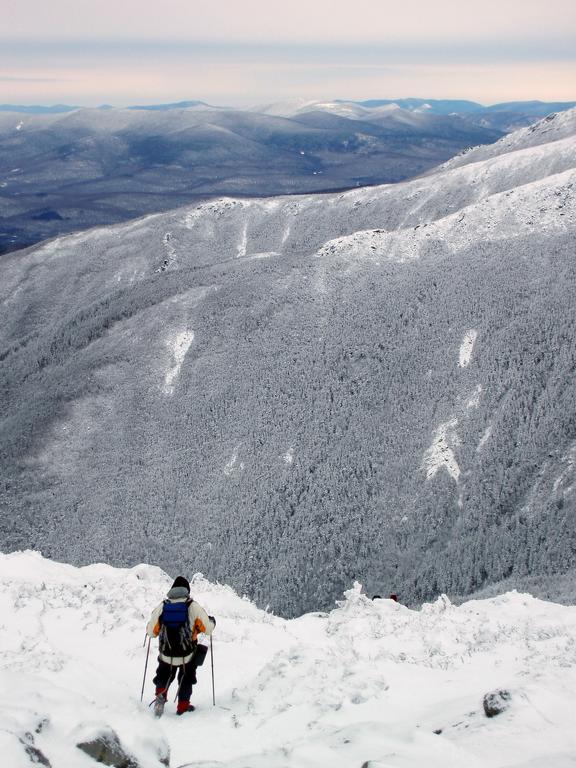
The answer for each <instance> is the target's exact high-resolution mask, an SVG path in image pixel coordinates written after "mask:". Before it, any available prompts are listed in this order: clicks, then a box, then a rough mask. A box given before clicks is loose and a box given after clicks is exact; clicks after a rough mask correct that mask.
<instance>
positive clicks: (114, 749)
mask: <svg viewBox="0 0 576 768" xmlns="http://www.w3.org/2000/svg"><path fill="white" fill-rule="evenodd" d="M76 746H77V747H78V749H81V750H82V751H83V752H85V753H86V754H87V755H89V756H90V757H92V758H93V759H94V760H95V761H96V762H97V763H102V764H104V765H109V766H112V768H139V765H138V762H137V761H136V760H135V759H134V757H132V756H131V755H129V754H128V753H127V752H126V751H125V750H124V748H123V747H122V744H121V743H120V739H119V738H118V736H117V734H116V733H115V731H113V730H112V728H110V727H109V726H101V727H98V728H97V729H95V730H94V733H93V735H91V736H90V737H88V738H86V739H85V740H84V741H80V742H78V743H77V744H76Z"/></svg>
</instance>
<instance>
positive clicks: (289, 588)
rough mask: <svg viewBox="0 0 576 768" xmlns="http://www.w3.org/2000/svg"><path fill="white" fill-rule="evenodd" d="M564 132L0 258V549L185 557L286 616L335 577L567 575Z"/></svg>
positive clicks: (187, 564)
mask: <svg viewBox="0 0 576 768" xmlns="http://www.w3.org/2000/svg"><path fill="white" fill-rule="evenodd" d="M552 125H553V126H554V129H553V131H551V126H552ZM575 134H576V110H572V111H570V112H565V113H563V114H561V115H557V116H555V117H554V118H548V119H546V120H544V121H542V122H541V123H539V124H538V125H537V126H536V127H535V128H534V129H533V130H532V131H529V132H525V131H524V132H520V133H519V134H517V135H516V136H515V137H514V138H511V137H505V138H504V139H503V140H502V141H501V142H499V143H498V144H496V145H494V147H493V149H492V151H491V153H490V156H489V157H477V155H475V154H474V153H469V154H468V155H467V156H465V159H464V160H462V159H459V160H458V162H457V163H455V167H449V166H448V167H446V168H440V169H439V170H438V172H437V173H435V174H432V175H429V176H426V177H423V178H419V179H416V180H414V181H411V182H404V183H401V184H397V185H393V186H383V187H375V188H371V189H360V190H354V191H351V192H347V193H343V194H334V195H323V196H319V195H316V196H314V195H311V196H306V197H298V198H290V197H283V198H275V199H258V200H250V201H247V200H233V199H221V200H213V201H210V202H208V203H204V204H202V205H199V206H196V207H193V206H189V207H186V208H183V209H179V210H176V211H173V212H171V213H169V214H166V213H164V214H159V215H154V216H149V217H146V218H144V219H141V220H137V221H133V222H130V223H128V224H122V225H118V226H115V227H109V228H105V229H97V230H92V231H90V232H87V233H82V234H78V235H74V236H69V237H64V238H61V239H58V240H54V241H51V242H47V243H45V244H43V245H41V246H39V247H36V248H32V249H29V250H27V251H20V252H16V253H13V254H10V255H8V256H6V257H4V259H3V262H2V281H1V284H0V301H1V314H0V339H1V341H0V350H1V352H0V361H1V362H0V376H1V386H2V414H1V416H2V425H1V429H0V440H1V461H2V484H1V486H0V488H1V494H2V510H3V511H2V518H1V523H0V524H1V538H0V543H1V548H2V549H3V550H5V551H6V550H13V549H19V548H24V547H32V548H37V549H41V550H42V551H43V552H44V554H46V555H49V556H52V557H58V558H63V559H66V560H68V561H70V562H73V563H86V562H93V561H96V560H105V561H107V562H109V563H112V564H124V565H125V564H132V563H136V562H139V561H141V560H144V561H147V562H151V563H154V564H158V565H160V566H162V567H164V568H166V569H167V570H169V572H171V573H174V572H175V571H176V570H178V571H182V570H186V571H202V572H204V573H205V574H206V575H207V576H209V577H210V578H212V579H218V580H222V581H226V582H228V583H232V584H233V585H234V586H235V587H236V588H237V589H238V590H240V591H244V592H246V593H248V594H249V595H250V596H252V597H254V598H255V599H257V600H258V601H259V603H260V604H262V605H270V606H271V607H272V608H274V609H275V610H278V611H280V612H282V613H284V614H285V615H293V614H297V613H299V612H301V611H304V610H306V609H310V608H313V609H318V608H321V607H326V606H330V605H332V604H333V601H334V599H335V598H336V597H338V596H339V595H340V594H341V592H342V590H343V589H344V588H347V587H348V586H349V584H350V583H351V581H352V580H353V579H355V578H357V579H359V580H360V581H362V583H364V584H365V586H366V588H367V591H368V592H369V593H370V592H375V591H377V592H378V593H379V594H382V593H384V592H386V591H387V590H389V591H395V592H397V593H398V594H399V595H400V597H401V600H402V601H404V602H416V601H419V600H422V599H424V598H429V597H431V596H434V595H436V594H437V593H438V592H440V591H445V592H447V593H451V594H460V595H462V594H469V593H471V592H473V591H474V590H478V589H481V588H487V587H488V586H489V585H490V584H492V583H496V582H498V581H501V580H502V579H507V582H506V583H507V585H508V588H510V586H511V584H510V580H511V579H512V580H513V581H514V580H515V581H517V582H518V583H519V582H520V581H521V580H522V578H523V577H524V576H527V575H528V574H530V576H531V578H532V579H534V578H538V577H541V578H542V579H543V580H545V581H546V584H547V588H548V586H549V585H550V579H551V576H553V575H554V574H562V575H563V579H564V584H565V580H566V579H569V578H570V574H573V573H574V570H575V567H576V523H575V514H574V513H575V503H574V488H575V483H576V467H575V461H576V418H575V402H576V396H575V388H574V374H575V367H576V359H575V358H576V341H575V338H576V337H575V320H576V264H575V249H574V242H575V234H576V232H575V230H576V216H575V213H576V211H575V200H574V183H575V181H576V170H575V166H576V138H575ZM538 137H540V139H541V142H539V141H538V140H537V139H538ZM552 596H553V595H552Z"/></svg>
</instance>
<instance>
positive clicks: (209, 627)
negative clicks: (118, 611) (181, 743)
mask: <svg viewBox="0 0 576 768" xmlns="http://www.w3.org/2000/svg"><path fill="white" fill-rule="evenodd" d="M215 626H216V619H215V618H214V617H213V616H208V614H207V613H206V611H205V610H204V608H202V606H200V605H198V603H196V602H194V600H192V598H191V597H190V584H189V582H188V580H187V579H185V578H184V576H178V577H177V578H176V579H175V580H174V584H172V587H171V589H170V590H169V592H168V594H167V595H166V599H165V600H163V601H162V602H161V603H160V605H158V606H156V608H154V610H153V611H152V615H151V616H150V621H149V622H148V626H147V627H146V633H147V635H148V636H149V637H157V638H158V640H159V654H158V669H157V670H156V677H155V678H154V684H155V686H156V698H155V700H154V714H155V715H156V717H161V716H162V713H163V712H164V704H165V703H166V698H167V695H168V688H169V687H170V683H171V682H172V681H173V680H174V678H175V677H176V674H178V707H177V710H176V714H177V715H183V714H184V713H185V712H193V711H194V707H193V706H192V704H190V695H191V693H192V686H193V685H194V684H195V683H196V669H197V667H198V666H199V665H200V664H201V663H202V662H203V661H204V655H205V653H206V646H202V645H200V646H199V645H198V642H197V641H198V635H199V634H201V633H204V634H205V635H211V634H212V632H213V630H214V627H215ZM201 651H202V653H201Z"/></svg>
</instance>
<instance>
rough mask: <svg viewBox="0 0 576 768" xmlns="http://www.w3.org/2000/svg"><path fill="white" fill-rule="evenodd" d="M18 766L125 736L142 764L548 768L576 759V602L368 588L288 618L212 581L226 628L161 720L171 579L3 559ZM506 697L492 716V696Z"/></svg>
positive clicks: (6, 692) (9, 704)
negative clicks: (157, 715)
mask: <svg viewBox="0 0 576 768" xmlns="http://www.w3.org/2000/svg"><path fill="white" fill-rule="evenodd" d="M0 583H1V592H0V600H1V606H0V611H1V612H0V616H1V618H0V622H1V624H2V630H3V631H2V633H1V640H0V643H1V648H2V656H1V659H2V661H1V669H0V691H1V693H0V750H1V754H2V764H3V765H6V766H10V768H29V766H31V765H33V764H43V765H51V766H52V767H53V768H68V767H69V766H75V768H90V766H92V767H93V768H94V766H95V765H96V762H95V761H94V760H93V759H92V758H91V757H89V756H88V755H87V754H85V753H84V752H82V751H80V749H78V748H77V746H76V745H77V744H78V743H80V742H82V741H83V740H85V739H86V738H88V736H89V735H90V734H93V733H97V732H102V731H103V730H105V729H112V730H113V731H114V733H116V734H117V736H118V740H119V742H120V744H121V746H122V749H123V750H124V753H125V754H126V755H128V760H129V761H128V762H126V763H125V765H126V766H129V765H130V766H140V767H141V768H160V766H162V765H164V766H166V765H170V766H172V767H173V768H175V767H177V766H187V767H188V768H192V766H195V767H196V768H200V766H202V768H216V767H217V766H218V768H264V766H265V767H266V768H296V767H297V768H312V767H313V766H314V767H316V766H317V767H320V766H322V767H323V766H330V767H331V768H340V767H342V768H344V766H346V767H348V766H353V767H354V768H361V767H362V766H367V767H368V768H423V766H426V768H446V767H447V766H466V768H480V767H481V766H482V767H485V766H491V768H536V767H537V766H544V765H546V766H550V767H551V766H554V768H561V767H562V766H566V768H567V767H568V766H573V765H574V756H575V755H576V735H575V733H574V729H573V706H572V705H573V697H574V693H573V692H574V690H575V687H576V607H565V606H560V605H556V604H553V603H546V602H543V601H540V600H536V599H534V598H532V597H531V596H529V595H524V594H518V593H515V592H511V593H509V594H506V595H503V596H500V597H497V598H494V599H491V600H478V601H471V602H468V603H466V604H464V605H461V606H459V607H456V606H454V605H452V604H451V603H450V602H449V600H448V599H447V598H446V597H444V596H442V597H440V598H438V600H437V601H436V602H434V603H430V604H425V605H424V606H423V607H422V609H421V610H410V609H408V608H406V607H405V606H403V605H401V604H397V603H394V602H393V601H391V600H375V601H372V600H370V599H368V598H367V597H366V596H365V595H363V594H362V592H361V587H360V585H354V587H353V588H352V589H351V590H350V591H348V592H347V593H346V595H345V597H344V599H343V600H342V601H341V603H340V604H339V605H338V607H336V608H335V609H334V610H333V611H331V612H330V613H310V614H306V615H304V616H302V617H300V618H297V619H292V620H285V619H281V618H278V617H276V616H274V615H272V614H270V613H267V612H265V611H262V610H259V609H258V608H256V607H255V606H254V605H253V604H252V603H251V602H250V601H248V600H247V599H243V598H241V597H239V596H238V595H237V594H236V593H235V592H234V591H232V590H231V589H230V588H229V587H225V586H220V585H214V584H211V583H209V582H208V581H206V580H205V579H204V578H203V577H202V576H201V575H197V576H195V577H194V579H193V586H192V589H193V595H194V597H195V598H196V599H197V600H198V602H200V603H201V604H202V605H203V606H204V607H205V608H206V609H207V610H208V611H209V612H210V613H213V614H215V615H216V617H217V620H218V624H217V629H216V633H215V635H214V661H215V677H216V696H217V706H216V707H213V706H212V691H211V684H210V667H209V665H208V664H207V665H205V667H204V668H202V669H201V670H200V671H199V682H198V685H197V686H196V687H195V689H194V693H193V700H194V703H195V704H196V705H197V707H198V709H197V711H196V712H195V713H193V714H191V715H187V716H185V717H182V718H177V717H176V716H175V714H174V712H175V708H174V705H173V704H172V703H170V705H169V706H168V707H167V710H166V714H165V716H164V717H163V718H162V719H161V720H160V721H156V720H154V719H153V717H152V716H151V714H150V710H149V709H148V707H147V704H148V702H149V701H150V699H151V698H152V695H153V687H152V682H151V679H152V676H153V669H154V666H155V656H154V654H152V653H151V662H150V665H149V667H148V676H147V684H146V691H145V698H144V703H142V704H141V703H140V701H139V699H140V687H141V683H142V674H143V671H144V661H145V647H144V646H143V641H144V626H145V621H146V619H147V616H148V613H149V611H150V610H151V608H152V607H153V606H154V605H155V604H156V602H157V601H158V600H159V599H161V598H162V597H163V595H164V594H165V592H166V590H167V588H168V587H169V585H170V583H171V579H170V578H169V577H168V576H167V575H166V574H165V573H163V572H162V571H161V570H160V569H158V568H156V567H152V566H147V565H139V566H136V567H134V568H131V569H116V568H112V567H110V566H107V565H91V566H87V567H84V568H75V567H73V566H70V565H63V564H60V563H55V562H52V561H50V560H46V559H44V558H42V556H41V555H40V554H38V553H35V552H19V553H13V554H9V555H0ZM497 691H506V692H507V694H509V699H508V701H507V702H505V703H506V704H507V708H506V709H505V711H503V712H502V713H501V714H499V715H498V716H497V717H492V718H488V717H487V716H486V714H485V712H484V709H483V698H484V696H485V694H487V693H490V692H497Z"/></svg>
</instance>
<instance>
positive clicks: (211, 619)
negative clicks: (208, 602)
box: [208, 616, 216, 626]
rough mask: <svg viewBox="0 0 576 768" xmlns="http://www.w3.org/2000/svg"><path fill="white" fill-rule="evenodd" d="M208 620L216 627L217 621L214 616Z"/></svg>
mask: <svg viewBox="0 0 576 768" xmlns="http://www.w3.org/2000/svg"><path fill="white" fill-rule="evenodd" d="M208 618H209V619H210V621H211V622H212V624H214V626H216V619H215V618H214V616H208Z"/></svg>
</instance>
